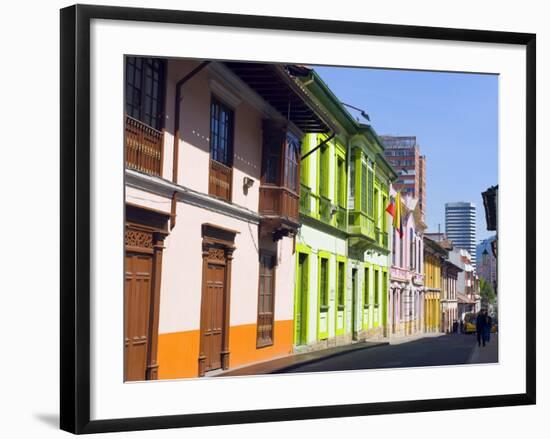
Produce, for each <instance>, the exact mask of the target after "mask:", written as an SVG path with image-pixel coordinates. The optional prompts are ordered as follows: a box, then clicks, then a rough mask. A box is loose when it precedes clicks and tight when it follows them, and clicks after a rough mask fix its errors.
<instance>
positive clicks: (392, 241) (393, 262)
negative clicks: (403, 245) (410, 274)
mask: <svg viewBox="0 0 550 439" xmlns="http://www.w3.org/2000/svg"><path fill="white" fill-rule="evenodd" d="M396 239H397V233H395V229H394V228H392V240H391V245H392V249H391V260H392V264H393V265H396V262H397V261H396V260H395V248H396V247H395V240H396Z"/></svg>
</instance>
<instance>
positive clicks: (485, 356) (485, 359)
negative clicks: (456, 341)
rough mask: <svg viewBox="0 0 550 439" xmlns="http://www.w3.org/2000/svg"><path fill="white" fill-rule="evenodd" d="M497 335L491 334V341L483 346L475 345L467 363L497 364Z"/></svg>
mask: <svg viewBox="0 0 550 439" xmlns="http://www.w3.org/2000/svg"><path fill="white" fill-rule="evenodd" d="M497 362H498V334H491V341H490V342H489V343H487V344H486V345H485V347H483V346H478V345H477V343H476V344H475V347H474V349H473V350H472V355H471V356H470V361H469V363H474V364H475V363H497Z"/></svg>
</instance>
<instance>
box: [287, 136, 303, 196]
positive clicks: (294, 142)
mask: <svg viewBox="0 0 550 439" xmlns="http://www.w3.org/2000/svg"><path fill="white" fill-rule="evenodd" d="M300 147H301V146H300V141H299V140H298V139H297V138H296V137H295V136H293V135H292V134H290V133H287V135H286V150H285V178H284V181H283V186H284V187H286V188H288V189H290V190H291V191H294V192H296V193H298V192H299V189H298V183H299V181H300V178H299V176H298V172H299V171H298V169H299V168H298V165H299V160H300Z"/></svg>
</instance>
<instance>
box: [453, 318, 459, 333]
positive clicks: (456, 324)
mask: <svg viewBox="0 0 550 439" xmlns="http://www.w3.org/2000/svg"><path fill="white" fill-rule="evenodd" d="M457 332H458V322H457V321H456V320H455V321H454V322H453V334H456V333H457Z"/></svg>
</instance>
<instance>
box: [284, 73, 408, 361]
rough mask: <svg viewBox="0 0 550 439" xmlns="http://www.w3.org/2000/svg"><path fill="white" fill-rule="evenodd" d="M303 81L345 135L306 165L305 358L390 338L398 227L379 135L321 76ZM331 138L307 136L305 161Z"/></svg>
mask: <svg viewBox="0 0 550 439" xmlns="http://www.w3.org/2000/svg"><path fill="white" fill-rule="evenodd" d="M302 79H303V81H304V84H305V85H304V87H306V88H307V89H308V90H309V91H310V92H311V94H312V95H313V96H314V97H315V98H316V99H317V101H318V104H319V105H320V106H322V108H323V109H324V110H325V112H326V113H328V114H329V115H330V117H331V118H332V119H333V122H334V125H336V126H338V127H339V130H338V132H336V133H334V137H333V138H332V139H331V140H329V141H328V142H326V143H325V144H324V145H323V146H321V147H319V148H317V149H316V150H315V151H314V152H313V153H312V154H310V155H309V156H308V157H306V158H305V159H304V160H303V161H302V163H301V175H300V180H301V189H300V190H301V193H300V222H301V228H300V231H299V233H298V235H297V245H296V255H297V259H296V260H297V262H296V264H297V265H296V290H295V294H296V298H295V306H296V310H295V346H296V347H297V350H300V349H304V350H306V349H309V348H311V349H315V348H323V347H326V346H332V345H334V344H344V343H347V342H351V340H352V339H367V338H375V337H379V336H383V335H384V331H385V327H386V325H387V306H388V288H389V280H388V279H389V277H388V268H389V264H390V257H389V254H390V249H389V240H388V230H389V228H390V227H391V224H390V221H389V219H388V216H387V214H386V213H385V208H386V207H387V204H388V202H389V185H390V183H391V182H392V181H394V180H395V179H396V177H397V176H396V174H395V173H394V171H393V170H392V168H391V167H390V165H389V164H388V163H387V161H386V160H385V158H384V156H383V147H382V144H381V142H380V140H379V139H378V136H377V135H376V133H375V131H374V130H373V129H372V127H370V126H369V125H363V124H360V123H358V122H357V121H356V120H354V119H353V117H352V116H351V115H350V114H349V113H348V112H347V111H346V110H345V109H344V107H343V106H342V105H341V104H340V102H339V100H338V99H337V98H336V97H335V96H334V95H333V94H332V92H331V91H330V90H329V89H328V87H327V86H326V85H325V84H324V83H323V81H322V80H321V79H320V78H319V77H318V76H317V75H316V73H315V72H312V73H311V76H310V77H308V78H302ZM329 135H330V133H324V134H308V135H306V136H305V137H304V139H303V141H302V155H304V154H306V153H307V152H309V151H311V150H313V149H314V148H316V147H317V146H318V145H319V144H320V143H321V142H323V141H325V140H326V139H327V138H328V136H329ZM306 261H307V263H306ZM306 265H307V267H306ZM304 270H305V272H307V273H306V274H307V279H305V278H304ZM304 304H305V306H304ZM304 313H305V314H307V316H306V315H304Z"/></svg>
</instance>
